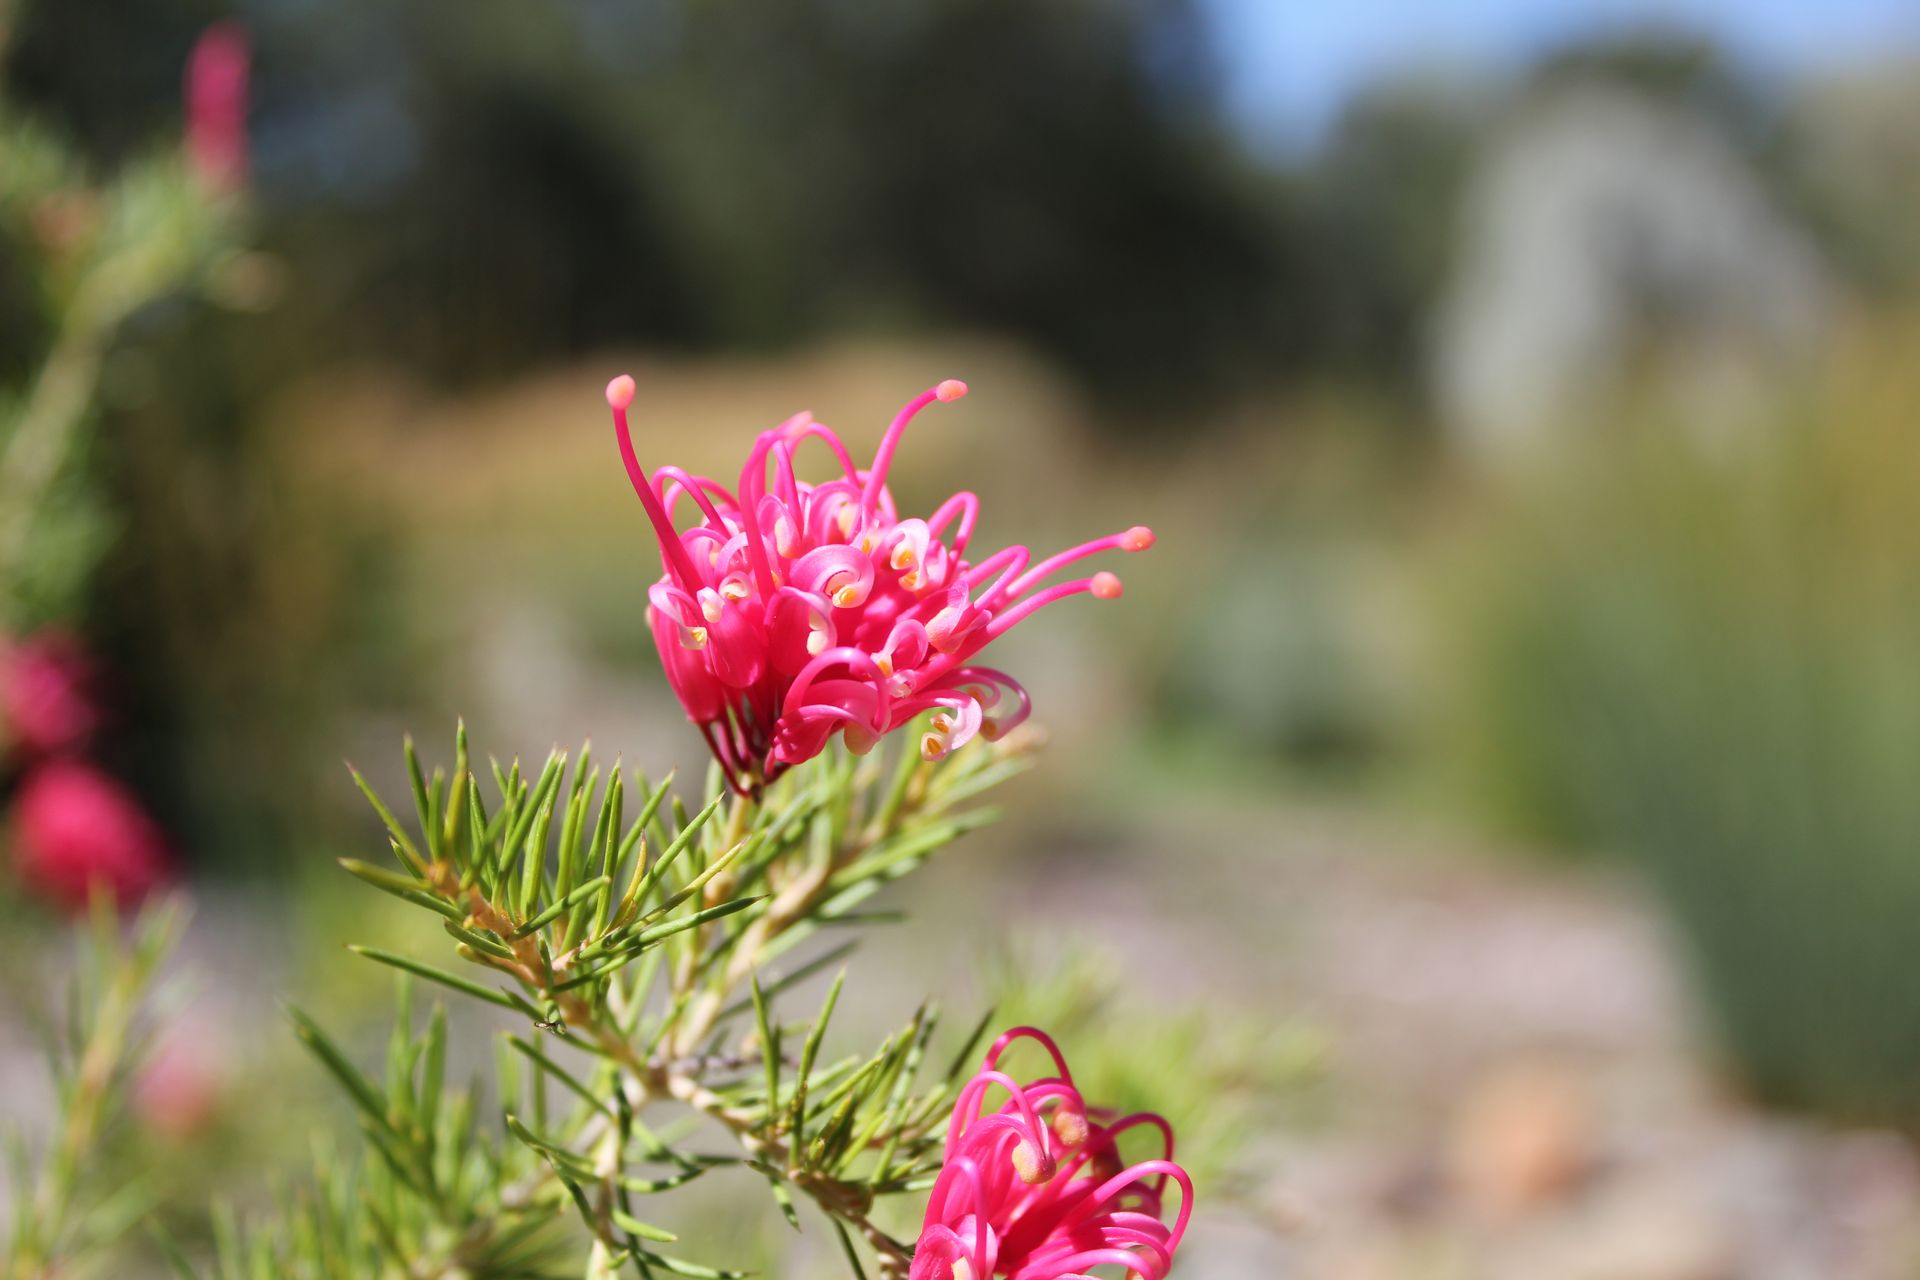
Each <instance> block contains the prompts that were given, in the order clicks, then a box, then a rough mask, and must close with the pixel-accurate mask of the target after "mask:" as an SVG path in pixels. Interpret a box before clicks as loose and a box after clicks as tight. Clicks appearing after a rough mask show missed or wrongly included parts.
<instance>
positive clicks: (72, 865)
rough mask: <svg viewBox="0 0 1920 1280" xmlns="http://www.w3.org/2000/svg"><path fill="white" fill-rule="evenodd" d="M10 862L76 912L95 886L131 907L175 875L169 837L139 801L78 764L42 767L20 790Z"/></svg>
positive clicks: (30, 882)
mask: <svg viewBox="0 0 1920 1280" xmlns="http://www.w3.org/2000/svg"><path fill="white" fill-rule="evenodd" d="M13 858H14V868H15V870H16V871H17V872H18V873H19V875H20V879H21V880H22V881H23V882H24V883H25V884H26V885H27V886H28V887H29V888H31V889H32V890H34V891H35V892H37V893H40V894H42V895H44V896H46V897H47V898H50V899H52V900H53V901H54V902H56V903H58V904H60V905H61V906H63V907H66V908H69V909H72V910H78V909H80V908H82V907H84V906H85V905H86V903H87V899H88V896H89V894H90V893H91V892H92V891H93V886H94V885H96V884H98V885H99V886H101V887H102V888H104V889H105V890H106V891H107V892H108V893H110V894H111V895H112V896H113V898H114V900H115V901H116V902H118V903H119V904H120V905H121V906H130V905H132V904H134V903H136V902H138V901H139V900H140V899H142V898H144V897H145V896H146V895H147V894H149V893H151V892H152V891H154V890H155V889H157V888H159V887H160V886H161V885H162V884H164V883H165V882H166V881H167V880H168V878H169V877H170V874H171V866H170V863H169V859H168V857H167V854H166V842H165V839H164V838H163V837H162V835H161V833H160V828H159V827H158V826H157V825H156V824H155V823H154V821H153V819H152V818H150V817H148V816H147V813H146V810H144V809H142V808H141V807H140V802H139V801H138V800H136V799H134V797H133V795H132V794H131V793H130V792H128V791H127V790H126V788H124V787H122V786H121V785H120V784H119V783H117V782H115V781H114V780H113V779H112V778H109V777H108V776H107V775H106V774H104V773H102V772H100V771H99V770H98V769H96V768H94V767H93V766H92V765H89V764H83V763H80V762H77V761H67V760H57V761H53V762H51V763H48V764H43V765H40V766H39V767H37V768H35V769H34V770H33V771H32V772H31V773H29V774H28V775H27V777H26V780H25V781H24V782H22V783H21V784H20V790H19V793H18V794H17V795H16V796H15V797H14V802H13Z"/></svg>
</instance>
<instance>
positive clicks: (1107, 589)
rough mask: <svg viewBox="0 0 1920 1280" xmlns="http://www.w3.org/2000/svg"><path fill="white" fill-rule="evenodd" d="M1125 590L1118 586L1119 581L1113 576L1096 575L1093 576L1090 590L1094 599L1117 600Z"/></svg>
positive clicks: (1109, 574)
mask: <svg viewBox="0 0 1920 1280" xmlns="http://www.w3.org/2000/svg"><path fill="white" fill-rule="evenodd" d="M1125 589H1126V588H1124V587H1123V586H1121V585H1120V579H1119V578H1118V577H1117V576H1116V575H1114V574H1111V573H1096V574H1094V575H1093V585H1092V587H1091V590H1092V591H1093V594H1094V597H1095V598H1096V599H1100V600H1118V599H1119V598H1120V593H1121V592H1122V591H1124V590H1125Z"/></svg>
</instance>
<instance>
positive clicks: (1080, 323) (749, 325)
mask: <svg viewBox="0 0 1920 1280" xmlns="http://www.w3.org/2000/svg"><path fill="white" fill-rule="evenodd" d="M133 8H134V13H133V15H132V16H131V18H130V20H129V21H128V22H126V23H125V24H124V26H122V24H119V23H115V24H108V26H109V30H108V32H107V33H105V35H104V37H101V36H100V33H98V32H96V31H95V28H96V27H97V26H99V25H100V24H98V23H97V22H96V21H95V19H94V18H93V16H91V15H90V14H89V12H88V10H87V7H86V6H68V5H65V4H58V3H35V4H30V5H29V6H28V8H27V10H26V14H25V16H24V17H23V19H22V22H21V26H20V32H19V37H18V40H17V45H16V48H15V50H14V53H13V57H12V60H11V63H10V65H9V78H10V80H11V81H12V82H13V83H14V84H15V85H16V86H17V90H18V91H19V92H21V93H23V94H24V95H26V100H28V101H30V102H32V103H34V104H36V105H37V106H39V107H41V108H43V109H45V110H48V111H52V112H58V113H59V114H61V115H62V116H64V117H69V118H72V119H74V120H76V121H77V122H78V124H79V125H80V126H81V127H83V128H84V129H85V130H86V132H87V133H88V135H89V136H90V137H92V138H94V139H96V140H97V142H98V145H99V146H101V147H102V148H111V147H113V146H115V145H118V142H119V134H120V131H121V130H123V129H124V128H125V127H126V121H127V120H128V119H130V118H136V117H137V115H138V113H141V112H142V111H143V110H145V109H146V108H150V107H151V106H152V105H154V104H155V103H156V102H157V101H159V100H160V99H161V98H167V101H168V102H169V103H170V101H171V99H170V97H168V96H167V95H163V94H158V93H156V92H155V90H154V88H153V86H151V85H147V84H145V83H144V82H142V81H140V80H138V79H134V80H130V81H129V82H128V83H126V84H124V85H120V86H115V87H108V86H103V85H101V84H100V83H99V82H98V76H97V74H96V70H95V69H96V68H97V67H99V66H101V65H111V64H112V63H113V61H114V59H113V58H112V56H111V53H112V49H111V48H108V49H103V48H101V47H100V45H99V38H104V39H106V40H108V41H110V42H111V43H112V44H113V45H119V44H123V43H124V44H125V45H127V46H128V48H129V51H130V52H131V50H132V48H133V46H134V45H135V44H136V43H137V42H142V41H148V40H149V39H150V38H152V39H154V40H158V42H159V43H162V44H165V43H169V42H171V41H174V40H177V31H178V28H179V26H180V24H181V23H182V22H185V21H189V20H191V21H193V22H198V21H200V20H202V15H198V14H195V15H193V16H192V18H191V19H189V18H188V16H187V15H186V14H185V13H184V11H183V9H182V8H181V7H177V6H174V5H170V4H166V3H156V4H152V5H144V4H143V5H138V6H134V7H133ZM248 22H249V26H250V27H251V29H252V30H253V33H254V36H255V39H256V41H257V43H258V46H259V49H260V60H259V75H258V83H259V85H260V102H259V106H258V109H257V111H256V127H255V137H256V146H257V148H258V164H257V173H258V175H259V182H260V195H261V197H262V202H263V214H264V217H265V226H266V231H265V235H266V242H267V243H268V244H269V245H270V246H271V247H273V248H275V249H277V250H282V251H284V252H285V253H286V254H287V256H288V257H289V258H290V259H291V260H293V261H294V262H296V263H298V264H300V267H301V271H300V274H299V276H298V285H299V287H298V289H297V290H296V296H297V297H298V299H299V305H298V307H297V308H296V311H295V313H294V314H290V315H289V316H287V317H286V318H285V321H284V324H285V338H286V341H288V342H289V343H290V344H293V343H297V344H299V346H300V347H301V348H302V349H303V352H304V356H305V357H306V358H309V359H311V358H312V357H313V356H314V355H315V354H316V351H315V350H314V347H315V344H319V345H320V347H321V348H322V350H321V351H320V352H318V354H322V355H324V354H333V355H354V356H370V355H371V356H378V357H380V358H387V359H404V360H406V361H408V362H410V363H412V364H413V365H415V366H416V368H418V369H420V370H422V371H431V372H437V373H438V374H440V375H442V376H445V377H452V378H458V379H473V378H476V377H496V376H498V375H500V374H501V373H503V372H507V371H510V370H512V369H514V368H517V367H524V366H526V365H528V364H530V363H532V362H535V361H538V360H540V359H542V358H545V357H551V356H553V355H556V354H561V353H570V352H577V351H580V350H582V349H587V348H591V347H594V346H599V345H605V344H608V343H612V342H631V341H636V340H648V341H654V342H675V343H693V344H700V345H725V346H733V347H750V348H751V347H762V348H764V347H768V346H773V345H780V344H786V343H790V342H792V341H794V340H796V339H799V338H805V337H808V336H813V335H817V334H819V333H821V332H825V331H844V330H847V329H855V330H887V329H891V328H894V327H896V326H898V325H899V324H901V323H903V322H905V323H909V324H913V325H915V326H919V327H926V326H929V325H933V326H944V327H952V326H978V327H984V328H990V329H995V330H1003V331H1009V332H1012V333H1015V334H1019V335H1022V336H1024V337H1026V338H1028V339H1029V340H1031V341H1032V342H1034V343H1035V344H1037V345H1038V346H1039V347H1040V348H1041V349H1043V350H1044V351H1046V352H1047V353H1048V354H1050V355H1051V356H1053V357H1054V358H1056V359H1058V360H1060V361H1062V362H1064V363H1065V364H1067V365H1068V366H1069V367H1071V368H1072V369H1074V370H1075V371H1076V372H1078V373H1080V374H1082V375H1083V376H1085V377H1086V378H1087V379H1088V380H1089V381H1090V382H1092V383H1094V384H1095V385H1097V386H1099V387H1101V388H1102V389H1103V390H1104V391H1106V393H1107V395H1108V399H1109V402H1110V403H1111V404H1113V405H1115V406H1134V405H1135V404H1136V402H1137V401H1139V400H1140V399H1141V398H1143V397H1145V398H1148V399H1151V400H1155V401H1157V402H1159V403H1162V404H1167V403H1174V402H1177V401H1180V400H1183V399H1185V398H1187V397H1189V396H1191V395H1194V394H1199V393H1218V392H1220V391H1223V390H1226V389H1230V388H1231V387H1232V386H1234V385H1236V384H1239V383H1242V382H1244V380H1245V379H1246V377H1247V375H1248V374H1249V373H1250V372H1253V371H1255V370H1264V369H1266V368H1269V367H1271V365H1272V363H1273V362H1274V360H1275V359H1276V358H1278V359H1281V360H1290V359H1295V358H1297V357H1298V356H1299V355H1300V354H1302V353H1304V352H1305V351H1307V350H1308V349H1309V348H1310V347H1311V345H1312V343H1313V341H1314V334H1315V332H1316V329H1315V327H1314V326H1313V324H1312V323H1311V317H1309V316H1308V315H1306V314H1305V313H1304V312H1303V310H1302V304H1303V300H1304V299H1306V298H1310V297H1312V296H1314V295H1313V293H1312V291H1310V290H1306V289H1303V288H1302V287H1301V286H1302V285H1303V284H1304V278H1303V276H1302V263H1304V262H1305V261H1306V258H1305V255H1304V254H1302V253H1300V252H1299V251H1298V246H1296V244H1295V242H1294V241H1293V240H1292V239H1291V238H1289V237H1287V236H1285V235H1282V234H1279V232H1280V230H1281V219H1282V218H1283V217H1284V216H1285V209H1284V208H1283V207H1281V206H1278V205H1276V203H1275V201H1274V200H1273V199H1272V193H1271V192H1270V191H1269V192H1263V190H1262V187H1263V180H1262V179H1260V178H1259V177H1258V176H1257V174H1256V172H1255V170H1254V169H1253V168H1252V167H1251V166H1250V165H1249V164H1248V163H1247V161H1246V159H1245V158H1244V157H1243V156H1242V155H1241V154H1240V153H1239V152H1238V151H1236V150H1235V148H1234V147H1233V146H1232V145H1231V144H1230V141H1229V139H1228V137H1227V136H1226V133H1225V129H1224V125H1223V123H1222V118H1221V111H1220V107H1219V104H1218V103H1217V101H1215V95H1214V92H1213V89H1212V85H1213V82H1214V79H1215V77H1213V76H1212V75H1211V74H1210V68H1209V66H1208V62H1207V59H1206V57H1205V55H1204V53H1203V50H1204V46H1205V39H1204V35H1203V28H1202V26H1201V19H1200V16H1199V13H1198V9H1197V7H1196V6H1195V5H1194V4H1193V3H1191V0H1048V2H1047V3H1044V4H1030V3H1016V2H1014V0H915V3H911V4H905V5H895V6H889V8H888V9H887V11H886V12H885V14H884V15H881V14H875V13H871V12H867V11H862V10H857V9H849V8H848V7H847V6H845V5H844V4H841V3H838V0H795V2H794V3H790V4H785V5H779V6H774V7H771V8H769V7H765V6H732V5H698V4H687V3H651V4H634V5H609V4H605V3H600V2H597V0H573V2H572V3H568V4H556V5H541V6H534V7H529V6H526V5H523V4H518V3H513V2H512V0H478V2H476V0H459V2H457V3H456V2H453V0H434V2H432V3H422V4H411V5H404V6H394V5H389V4H384V3H380V2H379V0H340V2H339V3H335V4H329V5H325V6H317V7H316V6H305V5H292V4H268V5H262V6H258V7H257V9H256V10H255V11H254V12H251V13H249V15H248ZM162 33H164V34H165V39H160V37H161V35H162ZM82 44H85V45H86V46H87V53H88V56H87V58H86V59H84V60H81V59H76V58H74V57H73V56H72V53H73V51H74V50H75V49H76V48H77V47H79V46H81V45H82ZM144 60H145V59H144V56H143V57H142V59H141V61H142V62H144ZM116 108H117V110H118V111H119V112H120V113H121V117H120V118H119V119H114V118H112V116H111V113H112V112H113V111H114V110H115V109H116ZM349 319H350V321H351V322H349Z"/></svg>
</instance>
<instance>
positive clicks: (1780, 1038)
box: [1453, 344, 1920, 1123]
mask: <svg viewBox="0 0 1920 1280" xmlns="http://www.w3.org/2000/svg"><path fill="white" fill-rule="evenodd" d="M1896 345H1906V344H1896ZM1895 354H1896V358H1897V352H1896V353H1895ZM1867 363H1868V365H1869V367H1868V368H1866V369H1864V370H1862V369H1860V368H1853V367H1849V368H1846V369H1843V370H1841V371H1839V373H1838V374H1837V375H1836V376H1834V377H1832V378H1831V379H1829V380H1827V381H1826V382H1824V383H1822V384H1821V386H1820V387H1819V388H1818V389H1816V390H1814V391H1811V392H1809V393H1808V394H1807V395H1806V396H1805V397H1804V398H1803V399H1802V400H1801V402H1800V403H1798V404H1796V405H1795V406H1794V407H1793V408H1791V409H1789V410H1783V411H1782V412H1781V413H1780V414H1778V415H1777V420H1776V421H1774V422H1772V423H1770V424H1768V426H1767V428H1766V429H1764V430H1762V429H1755V430H1753V431H1751V432H1750V433H1745V434H1741V435H1739V436H1738V437H1737V438H1727V437H1724V436H1722V437H1715V438H1711V439H1709V438H1707V437H1705V436H1702V435H1699V434H1697V433H1691V432H1689V431H1686V430H1679V429H1674V428H1673V425H1672V424H1670V423H1668V424H1658V426H1657V427H1656V424H1654V423H1652V422H1649V423H1648V424H1647V426H1648V428H1649V429H1648V430H1647V431H1645V432H1639V433H1633V432H1622V433H1620V434H1619V435H1618V436H1616V437H1614V438H1613V439H1611V440H1610V441H1608V442H1607V443H1606V446H1605V447H1604V448H1599V449H1595V450H1593V451H1591V452H1587V453H1583V455H1582V456H1581V457H1579V458H1577V459H1568V460H1567V463H1568V465H1566V466H1564V467H1562V468H1558V469H1557V470H1556V475H1555V477H1554V478H1552V479H1550V480H1549V481H1548V482H1547V483H1545V484H1540V483H1538V477H1535V483H1533V484H1531V485H1528V486H1523V487H1525V488H1526V489H1527V490H1528V492H1527V494H1526V496H1525V497H1524V498H1523V499H1521V500H1519V501H1514V502H1510V503H1501V504H1498V512H1497V514H1496V515H1495V516H1494V518H1493V519H1492V521H1491V524H1490V526H1489V527H1486V528H1483V529H1481V530H1480V531H1479V534H1480V537H1479V538H1476V546H1477V547H1478V551H1477V553H1476V554H1475V555H1474V556H1473V557H1472V565H1473V585H1472V587H1471V589H1470V590H1467V591H1465V592H1463V593H1461V595H1460V596H1459V597H1458V601H1459V602H1460V603H1463V604H1464V605H1465V607H1464V608H1463V609H1462V610H1461V611H1460V612H1459V613H1458V614H1457V615H1456V618H1457V620H1459V621H1461V622H1462V623H1463V625H1462V626H1460V627H1459V628H1457V629H1456V630H1455V632H1454V635H1455V638H1456V639H1458V640H1462V641H1464V643H1462V644H1460V645H1459V646H1458V649H1457V652H1456V653H1455V654H1454V655H1453V656H1454V658H1455V659H1456V662H1455V665H1454V669H1455V670H1456V671H1457V672H1458V673H1459V675H1460V676H1461V681H1460V686H1459V687H1460V689H1461V690H1462V691H1463V692H1464V693H1465V694H1466V698H1465V699H1464V701H1463V702H1462V704H1461V706H1462V709H1463V710H1465V711H1466V712H1467V713H1468V716H1469V718H1470V720H1471V723H1472V725H1473V730H1472V733H1471V735H1470V737H1471V740H1472V747H1471V749H1469V750H1466V751H1464V752H1463V753H1462V754H1463V755H1464V756H1465V758H1467V759H1468V760H1470V761H1472V762H1473V764H1474V772H1475V774H1476V775H1477V777H1478V779H1479V780H1480V781H1481V782H1482V783H1483V784H1487V787H1488V790H1489V791H1490V792H1491V793H1492V794H1494V795H1496V796H1497V797H1498V798H1499V799H1500V801H1501V802H1502V804H1503V806H1504V808H1505V810H1506V811H1507V813H1508V814H1509V815H1518V816H1520V817H1522V818H1523V819H1525V820H1526V821H1528V822H1529V823H1531V824H1532V827H1533V830H1534V832H1535V833H1536V834H1541V835H1546V836H1550V837H1556V838H1559V839H1561V840H1566V841H1572V842H1581V843H1585V844H1587V845H1589V846H1598V847H1607V848H1613V849H1618V850H1620V851H1622V852H1625V853H1628V854H1630V855H1632V856H1633V857H1634V858H1636V859H1637V860H1638V861H1639V862H1640V863H1641V864H1642V865H1644V867H1645V868H1646V869H1647V871H1648V873H1649V874H1650V877H1651V879H1652V880H1653V882H1654V884H1655V885H1656V886H1657V888H1658V890H1659V891H1660V892H1661V893H1662V894H1663V895H1664V897H1665V898H1666V900H1667V902H1668V903H1669V905H1670V907H1671V909H1672V911H1673V913H1674V915H1675V917H1676V918H1677V920H1678V922H1679V924H1680V926H1681V932H1682V934H1683V936H1684V938H1685V940H1686V942H1687V943H1688V944H1689V945H1690V948H1691V951H1692V953H1693V959H1694V960H1695V962H1696V970H1697V974H1698V977H1699V979H1700V984H1701V987H1702V989H1703V991H1704V994H1705V996H1706V999H1707V1002H1708V1004H1709V1006H1710V1008H1711V1010H1712V1012H1713V1013H1714V1014H1715V1015H1716V1017H1717V1020H1718V1023H1719V1029H1720V1031H1721V1032H1722V1035H1723V1041H1724V1044H1725V1047H1726V1049H1727V1050H1728V1051H1729V1054H1730V1056H1731V1058H1732V1059H1733V1060H1734V1062H1735V1063H1736V1064H1737V1066H1738V1068H1739V1069H1740V1071H1741V1072H1742V1074H1743V1075H1744V1077H1745V1079H1746V1080H1747V1081H1748V1083H1749V1084H1750V1085H1751V1086H1752V1087H1753V1088H1754V1089H1755V1091H1756V1092H1758V1093H1759V1094H1760V1095H1761V1096H1763V1097H1764V1098H1766V1099H1768V1100H1770V1101H1774V1102H1779V1103H1783V1104H1789V1105H1801V1106H1809V1107H1814V1108H1817V1109H1820V1110H1824V1111H1828V1112H1832V1113H1836V1114H1841V1115H1848V1116H1862V1117H1873V1118H1879V1119H1890V1120H1895V1121H1901V1122H1906V1123H1913V1122H1916V1121H1920V528H1916V521H1915V514H1916V513H1920V437H1917V436H1916V435H1915V432H1914V428H1915V427H1916V426H1920V413H1916V410H1920V384H1916V383H1914V382H1913V381H1912V379H1911V377H1908V376H1903V375H1900V374H1898V373H1892V374H1890V373H1889V372H1888V371H1889V369H1890V368H1891V369H1895V370H1897V369H1898V364H1897V362H1896V360H1889V361H1887V362H1883V363H1880V364H1878V365H1877V366H1876V365H1875V363H1874V362H1871V361H1869V362H1867Z"/></svg>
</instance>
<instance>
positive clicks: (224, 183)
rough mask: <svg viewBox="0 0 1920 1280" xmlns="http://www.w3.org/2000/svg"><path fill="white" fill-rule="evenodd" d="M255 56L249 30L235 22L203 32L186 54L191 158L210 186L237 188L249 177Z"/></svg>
mask: <svg viewBox="0 0 1920 1280" xmlns="http://www.w3.org/2000/svg"><path fill="white" fill-rule="evenodd" d="M251 61H252V57H251V54H250V52H249V50H248V48H247V36H246V32H245V31H243V30H242V29H241V27H240V26H239V24H238V23H233V22H216V23H214V24H213V25H212V26H210V27H208V28H207V29H206V30H205V31H203V32H201V33H200V38H199V40H197V41H195V42H194V46H193V52H192V53H191V54H190V55H188V58H187V77H186V108H187V158H188V159H189V160H190V161H191V162H192V164H193V169H194V172H195V173H196V174H197V175H198V176H199V178H200V181H201V182H202V183H204V184H205V185H206V186H207V188H208V189H209V190H212V191H218V192H227V191H237V190H238V189H239V188H240V187H241V185H242V184H243V183H245V181H246V178H247V74H248V70H249V67H250V64H251Z"/></svg>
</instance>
